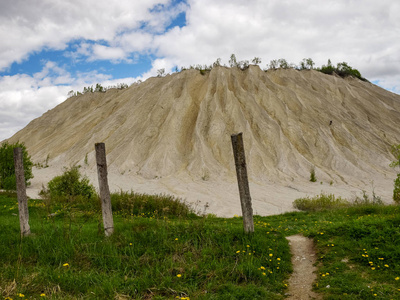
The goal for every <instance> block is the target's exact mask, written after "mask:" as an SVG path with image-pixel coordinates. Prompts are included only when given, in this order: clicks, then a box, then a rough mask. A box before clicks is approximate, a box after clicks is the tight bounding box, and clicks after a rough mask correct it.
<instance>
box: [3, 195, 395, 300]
mask: <svg viewBox="0 0 400 300" xmlns="http://www.w3.org/2000/svg"><path fill="white" fill-rule="evenodd" d="M125 196H126V197H127V198H129V197H133V196H132V195H131V194H128V196H129V197H128V196H127V195H125ZM167 198H168V197H167ZM130 199H131V200H129V201H128V202H129V203H131V202H132V201H133V200H132V198H130ZM119 200H121V199H119ZM175 200H176V199H175ZM121 201H122V200H121ZM165 201H166V200H165ZM117 202H118V201H114V203H113V207H115V208H117V207H119V209H115V217H114V221H115V233H114V235H112V237H110V238H105V237H104V235H103V230H102V226H101V214H100V212H99V209H98V207H97V206H96V205H95V204H90V203H86V204H85V203H75V204H66V203H63V204H62V205H56V204H51V205H50V204H49V203H47V204H46V203H44V202H43V201H41V200H29V211H30V225H31V231H32V233H33V234H32V235H31V236H29V237H27V238H24V239H22V240H21V238H20V235H19V223H18V216H17V214H18V207H17V201H16V198H14V197H13V195H0V240H1V243H0V297H3V298H6V297H10V298H12V299H39V298H41V299H43V298H44V297H40V295H41V294H45V295H46V297H45V298H48V299H50V298H51V299H177V297H178V298H180V299H184V298H185V297H189V298H190V299H284V298H285V293H286V292H287V289H286V286H285V284H287V279H288V277H289V276H290V273H291V270H292V266H291V263H290V253H289V246H288V243H287V241H286V239H285V236H288V235H292V234H296V233H302V234H304V235H305V236H309V237H312V238H313V239H314V241H315V244H316V251H317V255H318V263H317V267H318V279H317V282H316V284H315V287H314V289H315V290H316V291H317V292H319V293H321V294H322V295H323V296H324V299H400V291H399V289H400V265H399V264H398V261H399V259H400V211H399V207H398V206H383V205H372V204H360V205H356V206H350V207H343V208H338V209H330V210H323V211H318V212H292V213H286V214H282V215H277V216H270V217H260V216H255V218H254V219H255V233H254V234H253V235H245V234H244V233H243V228H242V226H243V224H242V219H241V218H230V219H225V218H215V217H195V216H194V215H193V214H192V213H188V214H181V215H179V214H178V216H173V215H163V214H160V213H154V211H156V210H155V209H154V207H153V206H151V207H149V210H148V211H146V208H145V205H141V206H140V205H136V206H139V207H141V210H140V211H138V212H137V213H132V210H131V207H132V205H121V202H120V204H119V205H120V206H118V205H117ZM145 202H146V203H148V202H150V200H148V199H147V200H146V201H145ZM165 203H168V201H167V202H165ZM85 205H86V206H85ZM166 205H169V204H166ZM84 207H86V209H84V210H82V209H83V208H84ZM162 209H163V208H160V207H159V208H158V209H157V211H160V210H161V211H162ZM178 211H179V210H178ZM54 212H57V214H56V215H55V216H54V217H48V215H49V214H50V213H54ZM278 258H279V260H278ZM66 264H68V265H66ZM179 275H180V276H179ZM19 293H21V294H23V295H24V296H25V297H21V298H20V297H19V296H18V295H19Z"/></svg>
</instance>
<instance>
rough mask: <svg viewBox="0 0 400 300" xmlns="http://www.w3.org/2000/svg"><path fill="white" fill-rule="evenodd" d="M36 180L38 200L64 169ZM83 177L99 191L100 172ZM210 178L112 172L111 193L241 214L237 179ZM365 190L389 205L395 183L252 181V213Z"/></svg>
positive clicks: (40, 173) (38, 174)
mask: <svg viewBox="0 0 400 300" xmlns="http://www.w3.org/2000/svg"><path fill="white" fill-rule="evenodd" d="M33 171H34V172H33V173H34V175H35V177H34V178H33V179H32V185H31V186H30V187H29V188H28V189H27V194H28V196H29V197H31V198H37V197H38V192H39V191H40V189H41V188H42V185H46V184H47V182H48V181H49V180H51V179H52V178H53V177H54V176H57V175H61V174H62V172H63V169H62V167H56V168H54V167H49V168H43V169H34V170H33ZM81 172H82V174H84V175H86V176H87V177H88V178H89V179H90V181H91V183H93V185H94V186H95V187H96V188H97V189H98V179H97V173H96V172H95V171H93V170H90V169H89V168H85V167H82V168H81ZM234 176H235V174H233V176H231V177H230V178H209V179H208V180H202V179H199V178H191V177H190V176H188V175H187V174H182V175H181V176H179V175H177V176H169V177H165V178H154V179H146V178H143V177H141V176H138V175H121V174H114V173H112V172H110V173H109V176H108V177H109V186H110V190H111V191H114V192H118V191H120V190H123V191H131V190H132V191H135V192H138V193H150V194H170V195H175V196H177V197H179V198H181V199H182V200H185V201H187V202H188V203H190V204H191V205H192V206H193V207H194V208H195V209H196V211H198V212H199V213H201V214H203V213H206V214H207V213H212V214H215V215H217V216H221V217H233V216H234V215H239V216H241V215H242V211H241V206H240V198H239V191H238V186H237V181H236V178H235V177H234ZM363 190H365V191H366V192H367V194H368V195H369V196H370V197H372V192H373V190H374V191H375V193H376V195H377V196H380V197H381V198H382V199H383V200H384V201H385V202H386V203H391V201H392V200H391V197H392V190H393V180H392V179H389V178H387V179H384V178H375V180H374V181H370V182H359V183H358V184H352V185H350V184H345V183H340V182H339V183H333V184H332V185H330V182H322V184H321V182H320V181H319V182H315V183H312V182H310V181H309V180H308V179H307V178H305V179H298V180H293V181H291V182H287V183H282V182H280V183H276V182H272V181H265V182H255V181H250V193H251V197H252V204H253V212H254V214H257V215H262V216H266V215H275V214H281V213H284V212H288V211H294V210H295V209H294V208H293V205H292V202H293V201H294V200H295V199H297V198H300V197H307V196H314V195H318V194H321V193H327V194H330V193H333V194H335V195H336V196H341V197H344V198H347V199H349V200H351V199H355V197H361V196H362V193H363Z"/></svg>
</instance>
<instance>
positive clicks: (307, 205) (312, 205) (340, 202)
mask: <svg viewBox="0 0 400 300" xmlns="http://www.w3.org/2000/svg"><path fill="white" fill-rule="evenodd" d="M349 205H350V203H349V202H348V201H347V200H346V199H342V198H341V197H338V198H336V197H335V195H333V194H329V195H326V194H321V195H318V196H315V197H313V198H310V197H305V198H299V199H296V200H294V202H293V207H294V208H297V209H299V210H304V211H321V210H327V209H332V208H340V207H346V206H349Z"/></svg>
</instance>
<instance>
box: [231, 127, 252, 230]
mask: <svg viewBox="0 0 400 300" xmlns="http://www.w3.org/2000/svg"><path fill="white" fill-rule="evenodd" d="M231 140H232V147H233V155H234V157H235V166H236V175H237V180H238V185H239V195H240V203H241V205H242V214H243V228H244V232H246V233H251V232H254V222H253V208H252V206H251V197H250V188H249V180H248V178H247V168H246V158H245V155H244V146H243V135H242V133H238V134H232V135H231Z"/></svg>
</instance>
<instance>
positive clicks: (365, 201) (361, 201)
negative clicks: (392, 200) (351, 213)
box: [354, 191, 383, 205]
mask: <svg viewBox="0 0 400 300" xmlns="http://www.w3.org/2000/svg"><path fill="white" fill-rule="evenodd" d="M354 205H383V201H382V199H381V197H379V196H377V195H376V194H375V191H372V199H370V198H369V197H368V195H367V192H366V191H362V197H361V198H360V197H358V196H357V197H356V199H355V200H354Z"/></svg>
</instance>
